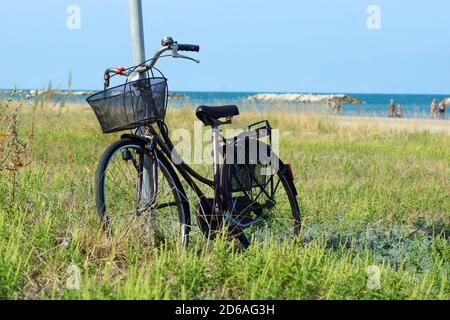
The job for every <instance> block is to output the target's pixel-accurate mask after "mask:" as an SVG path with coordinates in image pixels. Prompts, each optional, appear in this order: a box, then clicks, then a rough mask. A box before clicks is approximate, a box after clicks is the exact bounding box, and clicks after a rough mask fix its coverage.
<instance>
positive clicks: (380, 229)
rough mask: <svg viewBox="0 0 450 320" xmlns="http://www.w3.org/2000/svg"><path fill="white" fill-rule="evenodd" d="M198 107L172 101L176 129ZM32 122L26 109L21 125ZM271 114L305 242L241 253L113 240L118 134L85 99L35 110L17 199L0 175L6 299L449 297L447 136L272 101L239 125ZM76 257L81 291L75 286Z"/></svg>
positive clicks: (0, 255)
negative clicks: (376, 276) (107, 178)
mask: <svg viewBox="0 0 450 320" xmlns="http://www.w3.org/2000/svg"><path fill="white" fill-rule="evenodd" d="M38 109H39V108H38ZM193 114H194V112H193V108H190V109H186V110H170V111H169V113H168V116H167V120H168V123H169V127H171V128H179V127H183V128H187V129H192V127H193V122H192V121H193V120H194V115H193ZM30 118H31V117H30V113H29V112H28V111H25V112H24V113H23V114H22V115H21V119H22V130H24V132H25V133H26V132H27V127H28V125H29V121H30ZM265 118H268V119H269V120H271V123H272V125H273V127H275V128H280V129H281V131H280V132H281V151H280V153H281V157H282V158H283V159H286V160H289V162H291V163H292V165H293V168H294V171H295V173H296V184H297V188H298V190H299V193H300V195H299V200H300V201H301V206H302V210H303V218H304V228H303V231H302V237H301V240H299V241H295V242H290V243H284V244H275V243H271V244H270V245H268V244H265V245H262V246H261V245H254V246H252V247H251V248H250V249H249V250H247V251H245V252H239V251H237V250H234V248H233V244H230V243H228V242H226V241H224V240H217V241H215V242H214V243H206V242H205V241H203V242H197V243H194V244H193V245H192V246H191V248H189V249H188V250H182V249H180V248H178V247H177V246H175V245H170V244H168V245H166V246H163V247H161V248H150V247H148V246H146V245H145V244H144V243H142V241H140V239H139V238H138V237H137V236H135V235H132V234H131V235H129V236H128V237H121V238H107V237H105V236H104V235H103V233H102V232H101V231H100V230H99V225H98V221H97V217H96V212H95V202H94V196H93V187H94V183H93V178H94V175H95V169H96V165H97V162H98V160H99V158H100V155H101V154H102V152H103V151H104V149H105V148H106V147H107V146H108V145H109V144H110V143H111V142H112V141H114V140H115V139H117V138H118V135H117V134H116V135H102V134H101V133H100V130H99V127H98V124H97V122H96V119H95V117H94V115H93V113H92V112H91V111H90V110H89V109H88V108H86V107H81V106H66V107H65V109H64V110H62V111H58V110H54V109H52V108H50V107H49V106H45V107H44V109H43V110H38V113H37V116H36V136H35V145H34V161H33V163H32V165H31V166H30V167H27V168H24V169H23V171H22V172H21V173H20V175H19V177H18V179H19V184H18V190H17V196H16V199H15V201H12V199H11V178H10V175H9V174H8V173H7V172H0V175H1V176H0V298H2V299H47V298H50V299H219V298H226V299H449V298H450V292H449V289H450V288H449V281H448V279H449V278H448V272H449V267H450V247H449V242H448V237H449V235H450V228H449V218H450V191H449V190H450V182H449V181H450V145H449V144H445V143H444V141H448V136H446V135H445V134H432V133H428V132H416V133H407V132H400V131H388V130H374V129H367V128H341V127H340V126H339V125H338V124H337V122H336V120H333V119H329V118H327V117H323V116H311V115H293V114H289V113H287V112H267V111H266V112H263V113H258V112H244V113H243V114H242V115H241V116H240V117H239V119H238V120H237V121H235V124H234V126H235V127H242V128H243V127H245V126H246V125H247V124H248V123H250V122H255V121H257V120H259V119H265ZM206 145H207V143H206V142H205V146H206ZM195 167H196V169H198V170H200V171H201V172H203V173H207V172H210V169H208V168H205V167H204V166H202V165H197V166H195ZM72 264H74V265H76V266H77V267H78V268H79V269H80V276H81V288H80V289H76V290H70V289H68V288H67V286H66V282H67V280H68V278H69V276H70V274H69V273H68V272H67V271H68V268H69V266H70V265H72ZM372 265H376V266H378V267H379V268H380V270H381V283H380V288H378V289H370V288H368V286H367V281H368V277H369V275H370V272H368V267H369V266H372Z"/></svg>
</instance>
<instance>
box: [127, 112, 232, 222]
mask: <svg viewBox="0 0 450 320" xmlns="http://www.w3.org/2000/svg"><path fill="white" fill-rule="evenodd" d="M156 125H157V127H158V129H159V132H160V134H159V133H158V132H157V130H155V128H154V127H153V126H147V127H145V129H144V131H145V133H144V134H138V133H139V132H136V134H134V135H133V134H124V135H122V138H136V139H144V140H146V141H147V142H153V143H152V145H151V148H155V144H156V146H157V150H158V151H159V152H161V153H162V154H164V155H165V156H166V157H167V158H168V160H169V161H170V163H172V165H173V166H175V168H176V169H177V171H178V172H179V173H180V174H181V176H182V177H183V179H184V180H185V181H186V183H187V184H188V185H189V187H190V188H191V189H192V190H193V191H194V192H195V194H196V195H197V197H198V198H199V199H200V204H201V206H202V208H203V209H204V210H206V211H207V212H214V213H216V214H217V215H221V214H223V213H222V198H221V189H220V188H221V187H220V172H221V170H220V169H221V165H220V160H221V147H220V143H221V142H223V141H225V140H224V137H223V136H222V134H221V133H220V129H219V128H218V127H217V126H216V127H213V128H212V132H213V134H212V139H213V167H214V179H213V180H210V179H208V178H205V177H203V176H202V175H200V174H198V173H197V172H196V171H195V170H194V169H192V168H191V167H190V166H189V165H188V164H187V163H186V162H185V161H184V160H183V159H182V158H181V157H180V156H179V155H178V153H177V151H176V149H175V147H174V145H173V143H172V141H171V140H170V137H169V133H168V130H167V126H166V124H165V123H164V122H163V121H159V122H157V123H156ZM138 131H139V130H138ZM174 156H176V157H178V161H176V162H175V161H174V160H173V157H174ZM154 163H155V165H157V162H154ZM153 171H156V170H155V169H153ZM194 179H195V180H197V181H199V182H201V183H202V184H203V185H206V186H208V187H210V188H212V189H214V202H213V207H211V203H210V202H209V201H208V198H207V197H206V196H205V194H204V193H203V191H202V190H201V189H200V187H199V185H198V184H197V183H196V182H195V180H194ZM154 187H155V188H157V186H154Z"/></svg>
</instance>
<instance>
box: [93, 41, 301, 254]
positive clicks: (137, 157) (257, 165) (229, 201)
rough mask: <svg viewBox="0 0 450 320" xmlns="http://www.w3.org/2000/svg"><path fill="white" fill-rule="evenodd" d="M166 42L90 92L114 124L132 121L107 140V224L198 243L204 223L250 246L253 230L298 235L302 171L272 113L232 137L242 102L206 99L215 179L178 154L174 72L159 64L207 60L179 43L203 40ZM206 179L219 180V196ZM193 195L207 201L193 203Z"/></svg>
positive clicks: (102, 189) (104, 119)
mask: <svg viewBox="0 0 450 320" xmlns="http://www.w3.org/2000/svg"><path fill="white" fill-rule="evenodd" d="M161 44H162V48H161V49H159V50H158V51H157V52H156V53H155V55H154V56H153V58H152V59H150V60H147V61H145V62H143V63H142V64H141V65H139V66H134V67H131V68H128V69H125V68H123V67H119V68H109V69H107V70H106V71H105V74H104V87H105V90H104V91H102V92H99V93H97V94H95V95H93V96H91V97H89V98H88V99H87V101H88V103H89V104H90V105H91V107H92V109H93V110H94V112H95V114H96V116H97V119H98V121H99V123H100V126H101V128H102V130H103V132H104V133H111V132H118V131H125V130H131V131H130V133H127V134H123V135H122V136H121V139H120V140H119V141H117V142H114V143H113V144H112V145H111V146H109V148H107V149H106V151H105V152H104V154H103V156H102V157H101V160H100V163H99V165H98V169H97V175H96V192H95V193H96V207H97V211H98V215H99V218H100V221H101V223H102V226H103V227H104V228H105V230H107V231H108V232H109V233H110V234H115V235H123V233H124V232H130V230H133V228H139V229H140V230H141V231H142V230H144V231H145V232H149V233H151V234H152V239H154V241H156V242H158V243H161V242H165V241H170V240H172V241H173V240H174V239H175V240H176V241H177V242H181V245H182V246H187V245H188V243H189V236H190V233H192V229H193V228H194V227H196V228H198V230H199V231H200V232H199V233H201V234H202V235H203V236H205V237H206V238H208V239H214V238H216V237H217V236H218V235H219V234H221V235H225V236H226V237H227V239H231V240H232V239H237V240H239V241H240V243H241V244H242V246H244V247H247V246H248V245H249V244H250V243H251V241H252V240H253V241H266V240H273V239H276V240H280V241H284V240H286V239H293V238H294V237H296V236H297V235H298V234H299V231H300V226H301V218H300V207H299V204H298V202H297V198H296V197H297V191H296V188H295V185H294V175H293V172H292V168H291V166H290V165H288V164H284V163H283V162H282V161H281V160H280V159H279V158H278V156H277V155H276V154H275V153H274V152H273V151H272V128H271V127H270V124H269V122H268V121H262V122H258V123H256V124H253V125H251V126H249V127H248V129H247V131H245V132H243V133H241V134H240V135H238V136H235V137H232V138H225V137H224V136H223V135H222V131H221V130H220V126H221V125H224V124H230V123H231V120H232V118H233V117H235V116H237V115H239V110H238V108H237V107H236V106H234V105H227V106H214V107H213V106H200V107H198V108H197V111H196V115H197V117H198V119H199V120H200V121H202V122H203V124H204V125H205V126H208V127H211V130H212V143H213V150H212V154H213V172H214V173H213V175H214V178H213V180H210V179H208V178H206V177H204V176H202V175H200V174H199V173H197V172H196V171H195V170H194V169H193V168H192V167H190V166H189V165H188V164H187V163H186V162H185V161H183V159H181V157H180V156H179V155H178V153H177V152H176V150H175V148H174V145H173V143H172V142H171V140H170V138H169V130H168V127H167V125H166V123H165V121H164V118H165V113H166V109H167V102H168V86H167V79H166V78H165V77H164V75H163V74H162V73H161V71H159V70H158V69H156V68H155V64H156V62H157V61H158V59H159V58H162V57H173V58H183V59H189V60H192V61H195V62H197V63H198V62H199V61H197V60H195V59H193V58H191V57H187V56H184V55H181V54H179V51H191V52H199V50H200V47H199V46H197V45H186V44H178V43H177V42H175V41H173V39H172V38H170V37H166V38H164V39H163V40H162V41H161ZM167 51H170V53H169V54H166V55H163V53H165V52H167ZM116 75H121V76H125V77H127V80H126V82H125V84H122V85H120V86H116V87H113V88H109V87H110V79H111V77H114V76H116ZM179 175H181V177H182V178H183V180H184V183H182V182H181V180H180V177H179ZM199 183H201V185H206V186H208V187H209V188H207V189H210V190H211V189H212V191H211V192H210V194H211V196H210V197H208V196H207V192H204V191H202V189H201V188H200V187H199ZM183 184H184V185H186V184H187V186H188V188H187V189H188V191H189V192H190V193H191V195H188V194H187V192H186V189H185V187H184V186H183ZM192 197H195V199H196V202H197V203H196V204H195V206H193V207H192V208H193V210H191V205H190V202H192V201H193V200H191V201H190V199H192ZM191 211H195V217H196V221H197V223H196V226H195V225H194V224H193V223H192V221H191ZM152 241H153V240H152Z"/></svg>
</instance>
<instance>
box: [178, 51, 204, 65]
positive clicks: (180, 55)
mask: <svg viewBox="0 0 450 320" xmlns="http://www.w3.org/2000/svg"><path fill="white" fill-rule="evenodd" d="M174 58H181V59H186V60H191V61H194V62H195V63H200V60H197V59H194V58H191V57H188V56H184V55H182V54H179V53H177V55H176V56H174Z"/></svg>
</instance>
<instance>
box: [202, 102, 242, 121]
mask: <svg viewBox="0 0 450 320" xmlns="http://www.w3.org/2000/svg"><path fill="white" fill-rule="evenodd" d="M195 114H196V116H197V118H198V119H199V120H200V121H201V122H203V124H204V125H205V126H211V125H219V124H220V121H218V120H219V119H221V118H231V117H234V116H237V115H239V109H238V107H237V106H234V105H229V106H220V107H210V106H200V107H198V108H197V111H196V112H195Z"/></svg>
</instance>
